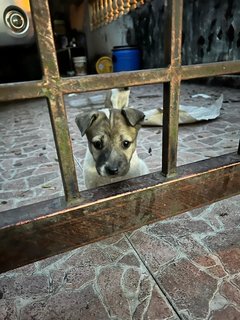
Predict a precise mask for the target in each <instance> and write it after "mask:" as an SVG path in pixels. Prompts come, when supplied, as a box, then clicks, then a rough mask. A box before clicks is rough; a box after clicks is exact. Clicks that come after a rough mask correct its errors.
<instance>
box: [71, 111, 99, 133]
mask: <svg viewBox="0 0 240 320" xmlns="http://www.w3.org/2000/svg"><path fill="white" fill-rule="evenodd" d="M98 116H99V114H98V113H97V112H90V113H85V114H78V115H77V116H76V118H75V122H76V124H77V126H78V128H79V130H80V132H81V134H82V136H84V134H85V133H86V131H87V129H88V128H89V127H91V125H92V123H93V122H94V121H95V120H96V119H97V117H98Z"/></svg>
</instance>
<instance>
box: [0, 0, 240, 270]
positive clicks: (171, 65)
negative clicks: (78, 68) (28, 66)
mask: <svg viewBox="0 0 240 320" xmlns="http://www.w3.org/2000/svg"><path fill="white" fill-rule="evenodd" d="M31 7H32V12H33V19H34V23H35V30H36V35H37V40H38V45H39V50H40V56H41V62H42V67H43V79H42V80H39V81H32V82H24V83H9V84H4V85H0V101H10V100H17V99H30V98H37V97H45V98H47V100H48V105H49V112H50V117H51V123H52V129H53V132H54V138H55V144H56V149H57V153H58V158H59V163H60V169H61V174H62V180H63V185H64V191H65V199H63V198H59V199H55V200H48V201H44V202H41V203H36V204H34V205H29V206H27V207H21V208H18V209H14V210H9V211H6V212H3V213H2V214H1V217H2V219H1V223H0V241H1V248H0V271H2V272H3V271H6V270H9V269H12V268H15V267H18V266H21V265H24V264H27V263H30V262H33V261H36V260H39V259H43V258H45V257H48V256H51V255H54V254H57V253H60V252H64V251H67V250H70V249H73V248H76V247H78V246H81V245H84V244H87V243H90V242H94V241H97V240H100V239H103V238H106V237H109V236H112V235H114V234H116V233H120V232H123V231H126V230H131V229H136V228H139V227H140V226H143V225H145V224H148V223H152V222H155V221H158V220H161V219H165V218H167V217H170V216H173V215H176V214H179V213H182V212H184V211H188V210H190V209H193V208H196V207H200V206H203V205H206V204H209V203H212V202H215V201H217V200H221V199H223V198H226V197H229V196H232V195H235V194H238V193H240V156H239V152H240V151H239V150H238V152H237V146H236V153H234V154H228V155H225V156H221V157H218V158H213V159H209V160H204V161H201V162H199V163H194V164H190V165H186V166H182V167H179V168H176V163H177V141H178V107H179V93H180V85H181V81H182V80H187V79H193V78H201V77H207V76H215V75H221V74H232V73H239V72H240V61H239V60H238V61H231V62H218V63H209V64H201V65H188V66H181V41H182V11H183V0H169V1H168V7H167V22H168V25H167V26H166V34H167V37H166V48H165V49H166V52H165V62H166V65H167V67H166V68H160V69H151V70H141V71H135V72H122V73H116V74H102V75H89V76H84V77H73V78H61V77H60V75H59V70H58V65H57V59H56V52H55V46H54V38H53V32H52V28H51V19H50V12H49V7H48V1H47V0H42V1H31ZM161 82H163V83H164V123H163V157H162V172H156V173H152V174H149V175H147V176H144V177H139V178H135V179H132V180H130V181H126V182H124V183H121V186H120V185H119V187H118V185H117V184H116V185H114V187H112V186H111V187H108V186H106V187H101V188H99V189H96V190H91V191H83V192H81V195H80V194H79V190H78V184H77V177H76V171H75V167H74V161H73V153H72V146H71V141H70V136H69V130H68V124H67V117H66V110H65V106H64V100H63V95H64V94H67V93H73V92H76V93H83V92H89V91H95V90H103V89H110V88H114V87H126V86H136V85H147V84H154V83H161Z"/></svg>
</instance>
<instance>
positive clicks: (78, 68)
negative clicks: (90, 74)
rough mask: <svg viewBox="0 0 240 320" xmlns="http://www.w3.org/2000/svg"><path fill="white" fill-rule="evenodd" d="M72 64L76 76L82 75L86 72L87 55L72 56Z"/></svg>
mask: <svg viewBox="0 0 240 320" xmlns="http://www.w3.org/2000/svg"><path fill="white" fill-rule="evenodd" d="M73 64H74V68H75V72H76V76H84V75H86V74H87V57H85V56H81V57H73Z"/></svg>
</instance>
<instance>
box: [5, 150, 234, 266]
mask: <svg viewBox="0 0 240 320" xmlns="http://www.w3.org/2000/svg"><path fill="white" fill-rule="evenodd" d="M239 190H240V156H239V155H237V153H234V154H229V155H225V156H221V157H217V158H212V159H209V160H203V161H200V162H197V163H193V164H190V165H186V166H182V167H179V170H178V176H177V177H176V178H172V179H167V178H164V177H163V176H162V175H161V173H160V172H158V173H153V174H150V175H147V176H143V177H141V178H136V179H132V180H128V181H125V182H120V183H117V184H114V185H111V186H106V187H102V188H98V189H95V190H91V191H83V192H82V203H81V204H80V205H78V206H75V207H74V208H65V209H62V208H63V204H62V203H61V202H60V200H59V202H57V201H55V206H54V208H52V209H51V210H53V211H51V210H49V208H47V207H46V204H47V203H48V202H45V204H44V203H39V204H37V205H36V204H35V205H33V206H28V207H25V208H21V209H20V210H18V209H16V210H11V211H8V212H4V213H2V214H3V215H4V216H3V218H2V219H1V222H0V226H1V227H0V242H1V246H0V271H1V272H4V271H7V270H9V269H12V268H16V267H18V266H22V265H24V264H27V263H30V262H33V261H36V260H39V259H43V258H46V257H48V256H51V255H54V254H57V253H60V252H65V251H67V250H70V249H74V248H76V247H79V246H82V245H85V244H88V243H91V242H94V241H98V240H101V239H104V238H107V237H110V236H113V235H115V234H118V233H121V232H124V231H128V230H133V229H137V228H139V227H141V226H143V225H145V224H149V223H153V222H155V221H159V220H162V219H166V218H169V217H172V216H174V215H176V214H179V213H182V212H185V211H188V210H191V209H193V208H196V207H200V206H203V205H207V204H210V203H212V202H215V201H218V200H221V199H224V198H226V197H229V196H233V195H236V194H237V193H239ZM32 212H34V213H35V214H34V215H33V214H32ZM36 212H37V214H36ZM46 212H47V213H46ZM4 221H5V224H4ZM6 221H8V223H7V224H6Z"/></svg>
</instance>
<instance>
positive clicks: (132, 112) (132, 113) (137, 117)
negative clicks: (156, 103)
mask: <svg viewBox="0 0 240 320" xmlns="http://www.w3.org/2000/svg"><path fill="white" fill-rule="evenodd" d="M122 115H123V116H124V117H125V119H126V120H127V122H128V123H129V124H130V125H131V126H132V127H134V126H136V125H137V124H139V123H140V122H141V121H143V119H144V117H145V115H144V113H143V112H142V111H140V110H136V109H133V108H123V109H122Z"/></svg>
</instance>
